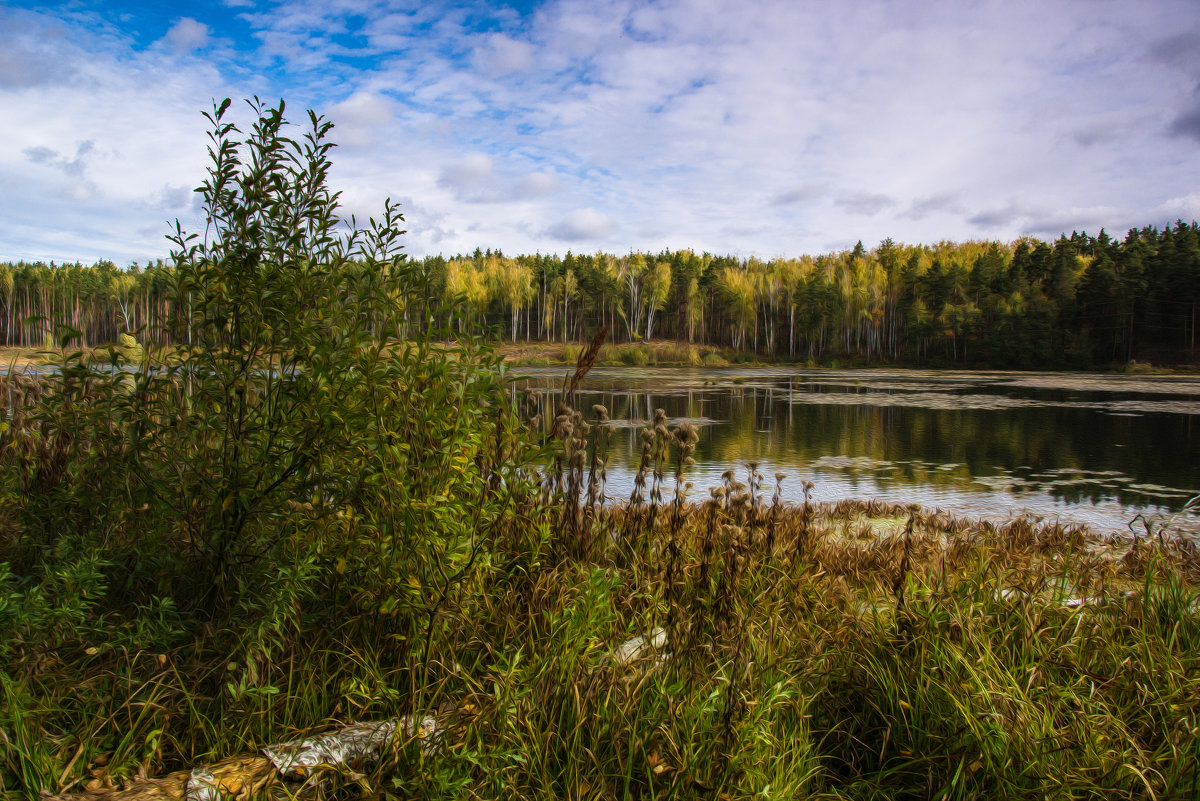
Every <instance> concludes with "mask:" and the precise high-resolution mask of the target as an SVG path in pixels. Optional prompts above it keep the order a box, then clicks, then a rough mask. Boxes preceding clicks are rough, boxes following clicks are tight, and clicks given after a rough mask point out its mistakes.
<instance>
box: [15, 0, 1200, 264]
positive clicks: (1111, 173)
mask: <svg viewBox="0 0 1200 801" xmlns="http://www.w3.org/2000/svg"><path fill="white" fill-rule="evenodd" d="M1196 10H1197V9H1196V5H1195V2H1194V0H1155V1H1154V2H1141V3H1131V2H1127V0H1120V2H1110V1H1109V0H1057V1H1051V0H1041V1H1040V2H1024V1H1023V0H1004V1H1003V2H1000V1H999V0H995V1H993V0H976V1H975V2H930V1H929V0H923V1H918V0H911V1H905V0H847V2H843V3H827V2H802V1H801V0H759V1H758V2H754V1H753V0H655V1H654V2H648V1H647V0H590V1H589V2H581V1H577V0H547V1H546V2H513V3H508V4H502V3H474V2H457V3H452V2H431V1H428V0H426V1H422V2H395V1H393V0H374V2H352V1H351V0H323V1H322V0H297V1H295V2H292V1H282V2H276V1H275V0H207V1H206V2H194V3H187V4H183V3H179V4H171V3H161V2H158V3H149V2H99V0H76V1H75V2H68V3H59V4H53V5H38V4H26V3H6V4H0V31H3V32H4V47H3V48H0V108H3V109H4V117H5V136H4V144H3V145H2V146H0V259H5V260H7V259H20V258H24V259H44V260H49V259H55V260H59V261H62V260H72V261H73V260H76V259H79V260H83V261H92V260H95V259H98V258H110V259H113V260H114V261H117V262H118V263H128V262H129V261H132V260H139V261H143V262H144V261H146V260H147V259H150V258H154V257H160V256H166V255H167V252H168V245H167V243H166V240H165V239H164V235H165V234H166V233H167V231H168V228H169V224H170V222H171V221H173V220H175V219H179V220H180V221H181V222H182V223H183V224H184V226H185V227H186V228H190V229H192V230H201V229H202V226H203V218H202V215H201V213H200V210H199V208H198V207H197V205H196V198H195V195H194V193H192V192H191V191H190V190H191V189H192V188H193V187H195V186H196V185H197V184H199V183H200V181H201V180H202V179H203V175H204V168H205V159H206V155H205V144H206V142H205V127H204V122H203V120H202V118H201V116H200V112H201V111H202V110H204V109H207V108H209V107H211V103H212V101H213V99H214V98H215V99H218V100H219V99H220V98H223V97H227V96H229V97H233V98H235V99H236V98H243V97H249V96H252V95H258V96H261V97H264V98H280V97H282V98H285V99H286V100H287V103H288V106H289V108H291V109H294V110H295V111H296V112H297V113H296V116H295V118H296V119H300V118H301V117H302V110H303V109H304V108H308V107H311V108H315V109H316V110H317V111H318V112H320V113H323V114H325V115H326V116H327V117H328V118H329V119H331V120H332V121H333V122H334V123H335V124H336V126H337V127H336V129H335V131H334V139H335V140H336V141H337V142H338V143H339V147H338V148H337V150H336V151H335V155H334V171H333V174H332V182H333V184H334V186H335V188H338V189H341V190H342V192H343V194H342V200H343V203H344V204H345V207H346V209H345V210H346V212H347V213H348V214H349V213H354V214H356V215H357V216H359V217H360V218H365V217H366V216H369V215H370V214H372V213H374V212H376V211H377V210H378V209H379V207H380V205H381V203H382V201H383V199H384V198H385V197H391V198H393V199H397V200H399V201H400V202H401V204H402V208H403V211H404V213H405V216H406V217H407V227H408V230H409V235H408V237H407V239H408V244H407V247H408V250H409V252H410V253H412V254H413V255H415V256H421V255H424V254H429V253H445V254H448V255H449V254H453V253H457V252H469V251H471V250H473V249H474V248H475V247H477V246H478V247H483V248H487V247H491V248H501V249H503V250H504V251H505V252H509V253H521V252H527V253H531V252H535V251H540V252H543V253H546V252H557V253H564V252H566V251H567V250H568V249H570V250H574V251H575V252H591V251H595V250H599V249H603V250H607V251H610V252H622V253H623V252H627V251H629V250H630V249H646V250H652V251H656V250H659V249H662V248H682V247H690V248H693V249H696V250H708V251H711V252H715V253H733V254H737V255H742V256H750V255H757V256H759V257H763V258H770V257H774V256H796V255H800V254H802V253H819V252H827V251H831V250H838V249H842V248H847V247H851V246H852V245H853V244H854V242H855V241H857V240H860V239H861V240H862V241H863V242H864V243H866V244H867V245H868V246H872V245H874V244H876V243H877V242H879V241H880V240H881V239H883V238H884V237H888V236H890V237H892V238H893V239H895V240H897V241H901V242H910V243H916V242H935V241H938V240H941V239H956V240H962V239H983V238H987V239H992V238H995V239H1001V240H1006V241H1007V240H1011V239H1014V238H1016V237H1018V236H1021V235H1024V234H1032V235H1035V236H1041V237H1046V238H1052V237H1054V236H1057V235H1058V234H1059V233H1062V232H1064V231H1065V232H1070V231H1072V230H1082V229H1086V230H1089V231H1091V232H1097V231H1098V230H1099V228H1100V227H1102V226H1104V227H1107V228H1108V230H1109V231H1110V232H1111V233H1114V234H1118V235H1120V234H1123V233H1124V231H1125V230H1126V229H1128V228H1129V227H1131V226H1141V225H1145V224H1157V225H1162V224H1166V223H1170V222H1173V221H1174V220H1175V219H1177V218H1183V219H1185V220H1189V221H1190V220H1192V219H1195V218H1200V14H1197V13H1196ZM244 118H245V115H244V114H243V119H244Z"/></svg>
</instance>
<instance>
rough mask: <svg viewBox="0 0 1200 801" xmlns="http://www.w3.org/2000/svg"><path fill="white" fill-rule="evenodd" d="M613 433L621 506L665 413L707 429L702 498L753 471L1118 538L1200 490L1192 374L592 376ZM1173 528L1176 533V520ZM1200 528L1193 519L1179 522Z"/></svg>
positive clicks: (796, 491) (614, 490) (827, 491)
mask: <svg viewBox="0 0 1200 801" xmlns="http://www.w3.org/2000/svg"><path fill="white" fill-rule="evenodd" d="M564 372H565V370H564V369H563V368H525V369H522V370H521V371H520V375H521V376H523V378H521V379H520V380H518V381H516V382H515V384H514V387H521V386H528V387H533V388H537V389H540V390H541V391H543V392H545V393H546V395H547V396H549V398H550V400H551V401H553V400H554V399H555V398H556V396H557V394H558V392H559V391H560V389H561V387H562V383H563V374H564ZM595 403H601V404H604V405H605V406H606V407H608V410H609V413H610V414H611V416H612V417H613V419H614V420H615V421H617V425H618V426H620V427H621V428H620V429H619V430H618V432H617V434H616V435H615V436H614V438H613V446H612V450H611V453H610V467H609V471H608V473H609V483H608V492H609V495H610V496H614V497H622V496H627V495H628V493H629V491H631V488H632V472H633V469H634V467H636V459H637V456H638V453H639V440H638V429H639V428H640V426H641V425H642V424H643V423H644V422H645V421H646V420H649V419H651V418H652V417H653V415H654V409H656V408H659V407H661V408H663V409H664V410H666V412H667V414H668V415H669V416H670V418H671V421H672V423H675V422H678V421H680V420H683V419H688V420H691V421H693V422H695V423H697V424H698V425H699V426H700V431H701V439H700V443H699V446H698V448H697V452H696V454H695V458H696V460H697V462H698V465H697V466H696V468H694V469H693V470H692V472H691V473H690V475H689V476H688V479H689V480H691V481H692V482H694V483H695V485H696V486H697V487H699V488H701V489H703V488H707V487H709V486H713V485H715V484H717V483H719V481H720V474H721V473H722V472H723V471H724V470H726V469H727V468H729V467H737V466H741V465H744V464H745V463H746V462H748V461H751V460H753V461H757V462H759V463H760V465H761V467H760V470H762V471H763V472H764V473H765V474H766V475H768V476H769V475H771V474H772V473H774V472H776V471H781V472H784V473H786V474H788V476H789V477H790V480H788V481H785V483H784V495H785V497H788V498H789V499H799V498H800V495H801V492H802V489H801V486H800V481H801V480H802V479H810V480H812V481H814V482H815V484H816V489H815V491H814V497H815V498H816V499H818V500H838V499H841V498H864V499H865V498H882V499H885V500H889V501H893V502H899V503H904V502H911V501H915V502H918V503H921V504H922V505H925V506H929V507H940V508H943V509H947V510H949V511H951V512H954V513H957V514H966V515H971V516H983V517H1007V516H1011V515H1013V514H1019V513H1022V512H1030V513H1033V514H1036V515H1040V516H1043V517H1046V518H1058V519H1061V520H1064V521H1071V522H1086V523H1089V524H1091V525H1093V526H1095V527H1097V528H1100V529H1104V530H1125V528H1126V524H1127V523H1128V521H1130V520H1131V519H1132V518H1133V517H1134V516H1136V515H1137V514H1139V513H1140V514H1147V515H1153V514H1160V515H1170V514H1172V513H1174V512H1177V511H1178V510H1180V509H1181V508H1182V507H1183V505H1184V504H1185V503H1186V501H1187V500H1188V498H1190V497H1191V496H1192V495H1194V494H1196V493H1197V492H1200V459H1197V458H1196V457H1197V454H1198V453H1200V441H1198V440H1200V378H1195V377H1188V376H1167V377H1157V376H1156V377H1126V376H1112V375H1079V374H1057V373H1036V374H1029V373H1005V372H929V371H905V370H866V371H853V370H841V371H834V370H770V369H744V370H736V369H731V370H686V369H674V370H672V369H642V370H630V369H611V368H597V369H595V370H593V371H592V373H591V374H589V376H588V378H587V380H586V381H585V382H584V386H583V388H582V389H581V390H580V392H579V401H578V405H579V406H580V408H583V409H590V408H591V406H592V404H595ZM1177 522H1178V521H1177ZM1185 524H1186V526H1187V527H1188V528H1192V529H1195V530H1200V521H1196V520H1194V519H1192V520H1190V521H1185Z"/></svg>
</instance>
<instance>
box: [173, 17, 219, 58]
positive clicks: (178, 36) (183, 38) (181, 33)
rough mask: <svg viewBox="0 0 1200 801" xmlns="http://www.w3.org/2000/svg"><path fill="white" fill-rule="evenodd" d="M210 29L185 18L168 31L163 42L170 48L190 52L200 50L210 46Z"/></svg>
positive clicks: (189, 18) (201, 23)
mask: <svg viewBox="0 0 1200 801" xmlns="http://www.w3.org/2000/svg"><path fill="white" fill-rule="evenodd" d="M208 34H209V28H208V26H207V25H205V24H204V23H203V22H197V21H196V20H194V19H192V18H191V17H183V18H182V19H180V20H179V21H178V22H176V23H175V24H174V25H172V26H171V27H170V29H168V30H167V33H166V35H165V36H163V38H162V41H163V42H164V43H165V44H166V45H167V46H169V47H171V48H173V49H175V50H178V51H182V52H188V51H191V50H199V49H200V48H202V47H204V46H205V45H207V44H208Z"/></svg>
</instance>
